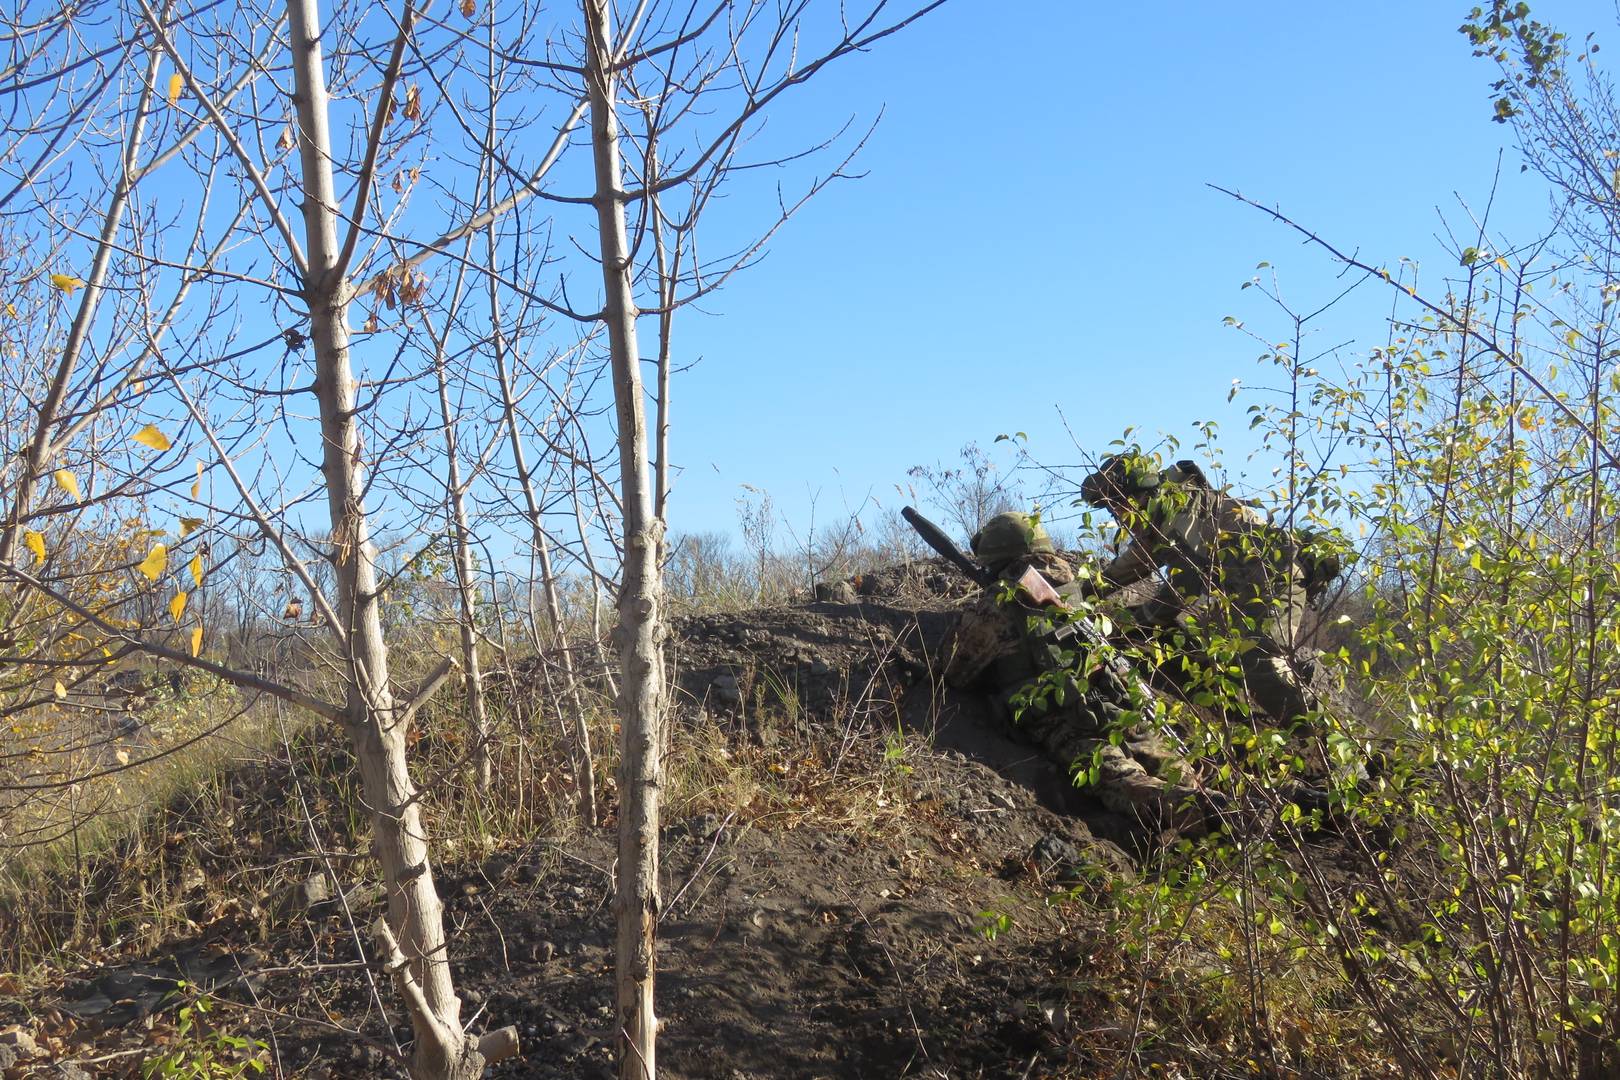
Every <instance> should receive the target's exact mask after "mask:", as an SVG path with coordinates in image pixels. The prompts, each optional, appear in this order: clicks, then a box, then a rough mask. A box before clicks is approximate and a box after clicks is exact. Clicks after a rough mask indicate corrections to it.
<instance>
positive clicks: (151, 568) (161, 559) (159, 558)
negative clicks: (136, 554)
mask: <svg viewBox="0 0 1620 1080" xmlns="http://www.w3.org/2000/svg"><path fill="white" fill-rule="evenodd" d="M168 565H169V549H168V548H166V547H164V546H163V545H162V544H153V545H152V550H151V552H149V553H148V554H147V556H146V558H145V559H143V560H141V564H140V565H139V566H137V567H136V568H135V569H137V570H139V571H140V572H141V573H143V574H145V575H146V577H147V580H148V581H156V580H157V579H158V575H159V574H161V573H163V570H164V568H165V567H167V566H168Z"/></svg>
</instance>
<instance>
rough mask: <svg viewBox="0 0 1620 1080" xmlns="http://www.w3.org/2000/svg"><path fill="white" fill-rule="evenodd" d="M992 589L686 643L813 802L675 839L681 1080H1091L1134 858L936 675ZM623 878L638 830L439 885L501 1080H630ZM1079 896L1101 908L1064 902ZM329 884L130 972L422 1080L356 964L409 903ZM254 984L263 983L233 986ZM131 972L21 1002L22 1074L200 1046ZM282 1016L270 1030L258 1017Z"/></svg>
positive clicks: (666, 999) (713, 688)
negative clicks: (387, 906)
mask: <svg viewBox="0 0 1620 1080" xmlns="http://www.w3.org/2000/svg"><path fill="white" fill-rule="evenodd" d="M966 591H967V590H966V588H965V587H964V586H963V585H961V584H960V583H959V582H958V581H957V579H955V578H954V576H952V575H951V573H950V572H949V571H948V570H947V569H946V568H944V567H943V566H941V565H939V564H938V563H933V562H929V563H918V564H916V565H914V566H911V567H902V568H895V569H892V570H890V571H886V572H884V573H883V574H878V575H868V576H866V577H863V578H860V579H856V580H855V581H852V582H850V583H847V587H846V588H842V589H839V590H837V594H836V595H837V597H838V599H836V600H829V601H822V602H814V603H807V604H801V605H797V606H793V607H784V608H779V609H769V610H760V611H751V612H745V613H741V614H737V615H714V616H702V617H694V618H689V619H686V620H684V621H682V622H681V623H680V624H679V625H678V626H676V627H675V633H674V635H673V641H674V642H675V645H674V646H673V649H672V652H673V656H674V658H675V660H676V664H677V670H678V672H679V674H678V676H677V678H678V694H677V697H678V701H679V709H678V715H679V725H680V726H681V727H682V728H684V729H686V730H688V731H696V730H703V731H705V732H708V733H710V734H711V735H714V734H715V733H718V736H717V737H718V738H719V739H720V741H721V745H722V747H723V748H724V749H723V751H722V752H723V753H727V754H730V753H735V754H737V755H739V756H747V755H753V756H754V757H755V758H756V759H757V760H766V759H769V760H770V761H772V762H773V763H776V764H774V765H773V766H772V768H771V774H772V775H776V776H777V779H778V782H779V785H780V791H778V792H777V793H776V800H777V801H776V802H775V803H774V804H773V805H774V806H777V807H778V808H780V807H784V806H785V807H789V808H790V809H789V810H787V811H782V812H777V813H763V814H760V813H750V812H748V808H746V807H744V808H732V809H730V810H728V809H727V808H726V807H725V806H724V805H718V804H717V805H715V806H713V807H712V808H709V809H703V810H701V811H700V812H694V813H691V814H689V815H687V816H684V817H678V818H677V819H676V820H673V821H672V822H669V823H668V824H667V827H666V829H665V831H664V836H663V849H664V861H663V896H664V911H663V916H662V922H661V924H660V928H659V965H660V976H659V984H658V985H659V991H658V993H659V1010H660V1013H661V1017H662V1020H663V1022H664V1025H665V1026H664V1029H663V1034H662V1036H661V1038H660V1043H659V1064H660V1069H661V1073H662V1075H664V1076H666V1077H670V1078H674V1080H681V1078H689V1080H700V1078H702V1080H711V1078H712V1080H766V1078H771V1080H775V1078H781V1080H787V1078H794V1080H799V1078H815V1077H827V1078H862V1077H872V1078H882V1080H890V1078H894V1077H904V1076H916V1077H952V1078H964V1080H965V1078H972V1077H985V1078H992V1077H994V1078H1002V1077H1042V1076H1068V1075H1075V1076H1079V1075H1088V1074H1089V1073H1090V1072H1091V1066H1093V1065H1094V1064H1095V1063H1094V1062H1090V1061H1089V1060H1088V1058H1087V1056H1086V1051H1085V1050H1084V1049H1082V1047H1083V1045H1084V1040H1078V1041H1077V1040H1076V1038H1075V1035H1074V1022H1073V1021H1071V1020H1070V1019H1069V1017H1070V1016H1071V1015H1076V1016H1078V1015H1082V1014H1083V1012H1086V1011H1093V1012H1094V1011H1095V1010H1096V1009H1098V1008H1100V1006H1099V1004H1098V1003H1097V1002H1094V1001H1092V1002H1087V1001H1086V1000H1083V998H1084V996H1085V995H1086V994H1088V993H1091V991H1087V990H1083V989H1080V987H1082V986H1083V985H1086V984H1085V983H1084V980H1077V979H1076V974H1077V973H1078V972H1080V971H1081V970H1083V969H1084V968H1085V966H1086V965H1087V964H1088V963H1091V962H1093V958H1094V956H1095V955H1097V954H1098V953H1097V943H1096V942H1095V941H1094V940H1093V938H1094V932H1093V931H1088V929H1087V927H1086V925H1085V923H1086V920H1085V918H1084V898H1085V897H1086V896H1087V895H1090V894H1091V893H1093V892H1094V891H1096V890H1107V889H1109V888H1110V887H1111V883H1112V882H1116V881H1118V880H1119V879H1120V878H1121V877H1123V876H1128V875H1131V874H1132V873H1133V870H1132V865H1131V861H1130V859H1129V858H1128V857H1127V856H1126V855H1125V853H1124V852H1123V851H1122V850H1121V848H1119V847H1117V846H1115V845H1114V844H1113V843H1110V842H1108V841H1107V840H1102V839H1098V837H1097V835H1095V834H1094V830H1093V829H1092V828H1090V827H1088V823H1087V822H1088V820H1090V821H1091V822H1092V823H1093V824H1099V823H1103V824H1106V823H1105V822H1104V819H1102V818H1099V817H1098V815H1097V810H1096V808H1095V807H1092V806H1088V805H1087V804H1086V803H1085V802H1084V800H1082V799H1081V798H1080V797H1079V796H1078V794H1077V792H1076V791H1075V789H1074V788H1073V787H1072V786H1071V785H1070V784H1069V783H1068V782H1067V781H1066V780H1065V778H1064V777H1063V775H1062V773H1061V770H1058V769H1056V768H1054V767H1052V766H1051V765H1049V764H1047V763H1045V762H1043V761H1042V760H1040V759H1039V758H1038V757H1036V756H1034V755H1033V754H1032V753H1031V751H1030V750H1029V748H1028V747H1025V746H1022V745H1020V744H1018V743H1017V742H1014V741H1013V740H1012V739H1010V738H1009V737H1008V733H1007V729H1006V727H1005V725H1004V724H1003V723H1002V722H1000V721H999V720H998V719H997V718H996V717H995V716H993V715H991V714H990V713H989V712H987V710H986V707H985V704H984V703H983V702H982V701H981V700H980V699H978V698H975V697H969V696H963V695H957V694H954V693H952V692H949V691H946V690H944V689H942V688H941V687H940V686H939V684H938V680H937V679H936V678H935V677H934V675H933V668H934V665H933V662H932V659H931V658H933V657H936V656H937V655H938V649H939V646H940V644H941V642H942V640H943V638H944V635H945V634H946V633H947V632H948V630H949V627H950V624H951V620H952V618H953V612H954V610H955V604H956V602H957V601H958V600H959V599H960V597H961V596H962V595H964V594H965V593H966ZM851 594H853V595H851ZM840 601H848V602H840ZM681 737H682V736H681V735H680V734H677V735H676V738H681ZM777 770H780V771H779V772H778V771H777ZM688 805H696V804H693V803H690V801H688ZM820 807H828V808H830V809H829V810H828V812H826V813H822V812H820V810H819V809H818V808H820ZM671 809H672V812H674V813H676V814H677V815H679V814H680V813H681V812H682V808H681V807H680V806H676V805H672V808H671ZM756 809H757V808H756ZM1106 832H1107V830H1106V828H1101V827H1100V828H1098V829H1097V830H1095V833H1102V834H1106ZM613 859H614V849H613V838H612V830H611V829H610V828H603V829H598V830H592V831H588V832H581V831H580V830H579V829H577V828H575V829H573V830H572V831H571V832H569V833H567V834H563V835H559V836H556V837H553V838H539V839H535V840H534V841H533V842H531V843H529V844H528V845H527V846H524V847H522V848H520V849H514V850H505V851H498V852H496V853H494V854H493V855H490V856H488V857H486V858H484V859H482V860H481V861H480V862H478V863H476V864H461V865H457V864H456V863H454V862H453V861H449V862H441V864H440V866H439V867H438V868H437V870H436V873H437V875H438V877H439V883H440V891H441V893H442V894H443V895H444V897H445V902H446V919H447V923H448V926H449V930H450V933H451V945H450V954H451V956H452V957H453V958H454V960H455V963H456V980H457V987H458V989H459V990H460V992H461V993H462V995H463V1001H464V1006H465V1007H464V1017H468V1018H471V1020H470V1023H469V1027H470V1028H472V1029H473V1030H481V1029H483V1028H484V1027H486V1026H488V1027H499V1026H502V1025H505V1024H515V1025H516V1026H517V1027H518V1030H519V1035H520V1038H521V1044H522V1055H521V1057H519V1058H518V1059H516V1060H513V1061H508V1062H505V1063H502V1064H501V1065H499V1066H497V1067H496V1068H495V1069H493V1070H492V1071H491V1075H494V1076H500V1077H534V1078H542V1077H545V1078H558V1080H562V1078H568V1080H577V1078H592V1080H594V1078H597V1077H609V1076H611V1075H612V1070H611V1054H612V1050H613V1039H612V1031H611V1022H612V1015H613V1007H612V1005H613V1003H612V993H613V989H612V980H611V962H612V956H611V949H612V920H613V916H612V904H611V899H612V868H613ZM367 863H368V861H367V860H364V859H359V860H352V861H351V862H340V863H339V864H338V865H339V866H340V867H344V866H350V865H352V866H353V867H355V872H356V873H363V872H364V870H363V869H362V868H364V867H365V866H366V865H367ZM339 876H340V877H341V876H342V871H341V870H340V874H339ZM356 880H358V879H356ZM343 884H344V886H345V888H348V887H349V886H351V885H353V884H354V882H351V881H348V880H344V881H343ZM1066 889H1072V890H1074V895H1076V896H1078V897H1079V898H1080V899H1079V900H1078V901H1077V902H1076V903H1071V904H1056V905H1053V904H1048V903H1046V902H1045V901H1046V899H1047V898H1048V897H1050V896H1051V895H1053V894H1054V893H1057V892H1060V891H1062V890H1066ZM321 891H322V893H323V895H321V896H319V897H317V896H310V897H304V898H303V899H302V900H300V901H297V902H293V903H291V904H289V903H287V902H285V901H283V902H282V903H281V904H280V905H279V907H280V911H279V912H278V913H273V917H272V915H270V914H266V911H267V909H269V908H271V907H273V906H275V905H272V904H271V903H270V902H269V901H268V900H265V901H264V902H263V903H249V902H242V903H237V904H228V905H225V906H224V907H219V906H217V905H216V907H215V908H214V909H212V910H210V912H209V913H208V917H207V918H203V917H200V916H199V918H198V924H199V927H200V929H199V930H198V932H197V934H195V935H194V936H192V937H191V938H189V939H187V940H184V941H176V942H173V943H172V944H171V945H170V946H169V947H167V948H166V949H165V950H163V951H162V952H160V953H158V954H154V955H147V956H141V957H131V958H128V961H127V969H128V971H129V972H144V973H146V974H147V975H148V976H152V977H157V978H160V979H161V978H163V977H165V974H167V975H168V976H169V977H172V976H173V975H175V974H181V975H184V974H186V973H187V971H188V970H190V971H193V972H194V971H195V970H196V969H197V964H198V959H197V958H198V957H205V958H207V963H206V964H205V965H204V967H205V968H206V969H207V972H208V974H207V977H206V979H204V980H199V979H198V978H195V977H193V978H190V979H189V981H190V982H191V983H193V984H197V983H199V982H202V983H203V984H204V985H207V984H209V983H222V985H219V986H218V988H217V989H216V990H215V996H216V997H217V998H218V1000H219V1003H218V1004H217V1005H216V1006H215V1010H216V1012H215V1015H216V1016H218V1015H231V1016H238V1017H239V1018H240V1019H241V1020H242V1023H241V1024H239V1025H235V1026H234V1027H233V1030H238V1031H241V1032H242V1033H244V1034H248V1035H251V1036H254V1037H257V1038H260V1039H263V1040H264V1041H265V1042H266V1044H267V1046H268V1050H269V1060H270V1062H271V1066H272V1068H271V1075H299V1076H310V1077H325V1076H330V1077H353V1076H393V1075H403V1074H402V1072H401V1071H400V1070H399V1069H398V1067H397V1066H396V1065H395V1064H394V1063H393V1062H392V1061H391V1056H392V1053H393V1051H394V1049H395V1047H396V1040H398V1041H399V1042H400V1043H403V1042H404V1041H405V1040H407V1039H408V1038H409V1030H408V1027H407V1026H406V1023H405V1018H404V1016H403V1013H402V1011H401V1009H400V1006H399V1001H398V997H397V995H396V994H395V992H394V991H393V989H392V988H391V987H389V986H387V985H385V984H383V980H384V978H385V977H384V976H383V975H381V974H379V973H376V972H374V971H370V970H368V969H367V968H365V967H364V966H362V965H360V964H357V963H355V962H354V957H355V955H356V949H355V941H356V937H357V936H359V937H364V936H365V929H364V928H365V927H366V926H367V925H368V924H369V923H370V921H371V920H372V919H374V918H375V917H376V915H377V914H378V913H379V912H380V905H379V904H378V902H377V901H376V900H375V899H374V893H373V892H371V891H368V890H366V889H356V890H354V891H353V892H351V893H350V894H349V895H348V896H347V899H346V905H345V904H340V903H338V902H336V900H334V899H332V898H330V897H328V896H325V895H324V892H325V890H321ZM345 906H347V908H348V911H347V912H345V911H344V907H345ZM289 909H290V914H289ZM1003 916H1005V917H1006V921H1003ZM267 920H268V921H270V922H271V924H272V927H273V929H272V930H271V932H270V933H269V935H268V937H265V936H264V935H263V927H264V925H265V923H266V921H267ZM256 930H257V932H256ZM986 931H989V933H988V934H987V933H986ZM250 942H251V944H250ZM187 964H190V965H191V968H190V969H187V966H186V965H187ZM236 968H240V969H241V970H243V971H245V972H248V973H251V976H252V978H251V979H250V980H246V981H240V980H239V981H237V982H235V983H232V982H230V980H229V979H224V980H223V981H222V980H221V979H220V978H219V977H218V976H219V975H220V974H221V972H224V973H225V974H228V970H229V969H236ZM114 973H115V974H116V972H114ZM108 974H109V967H108V965H107V964H105V963H104V964H101V965H98V967H96V968H95V969H87V970H83V971H79V972H74V973H71V974H70V975H68V976H65V977H63V978H62V979H60V980H58V981H57V982H56V983H55V985H53V986H52V987H51V988H50V989H49V990H48V991H47V992H46V993H44V994H43V995H39V996H36V997H34V998H33V999H32V1000H29V1001H12V1002H10V1003H0V1027H3V1026H4V1025H5V1024H6V1023H10V1022H17V1023H20V1024H21V1025H22V1027H23V1029H24V1031H28V1032H32V1033H34V1034H36V1035H38V1036H39V1037H40V1039H41V1040H42V1044H41V1045H42V1047H49V1048H51V1049H50V1052H49V1053H42V1056H39V1057H36V1058H33V1059H26V1058H25V1059H23V1060H22V1061H19V1062H18V1063H17V1064H15V1065H13V1066H12V1071H4V1065H5V1064H7V1063H6V1062H5V1061H3V1060H0V1072H3V1075H5V1076H7V1077H10V1076H13V1075H40V1076H75V1075H84V1074H90V1075H110V1076H139V1075H141V1074H140V1063H141V1062H142V1061H143V1060H144V1059H145V1058H146V1057H148V1056H149V1054H150V1053H151V1052H152V1051H151V1047H152V1046H153V1045H154V1044H157V1045H161V1044H163V1043H164V1042H165V1041H167V1040H168V1039H169V1038H170V1037H171V1035H172V1030H173V1028H172V1025H173V1023H174V1004H173V1003H172V1001H171V1002H162V1001H160V1000H157V999H159V998H161V995H157V994H153V995H150V997H151V998H153V999H154V1000H152V1001H151V1002H150V1003H149V1004H147V1005H146V1006H144V1007H142V1006H140V1005H139V1003H137V1004H136V1006H135V1007H134V1009H133V1015H130V1014H129V1012H130V1009H129V1007H128V1005H129V1003H128V1002H126V1003H125V1005H126V1009H125V1012H124V1013H123V1014H119V1015H116V1016H113V1015H111V1014H107V1015H100V1014H98V1013H97V1012H96V1010H95V1009H94V1008H90V1009H86V1008H85V1007H84V1003H85V1002H86V1001H87V1000H91V999H94V997H95V994H96V992H97V987H98V986H102V985H103V984H104V983H105V979H106V977H107V975H108ZM374 985H375V989H373V987H374ZM254 1002H257V1003H260V1004H261V1005H265V1006H268V1007H269V1011H262V1012H261V1011H250V1012H238V1011H237V1010H236V1006H246V1005H250V1004H252V1003H254ZM153 1009H155V1010H156V1011H155V1012H153V1011H152V1010H153ZM74 1010H77V1011H78V1012H80V1013H84V1014H85V1015H83V1016H82V1017H81V1016H75V1015H74ZM147 1014H149V1015H147ZM112 1021H116V1022H112ZM354 1029H358V1030H359V1031H360V1033H361V1035H362V1036H363V1038H361V1039H356V1038H355V1037H354V1035H353V1034H352V1032H353V1030H354ZM4 1049H5V1048H4V1047H3V1046H0V1050H4ZM75 1069H78V1070H80V1071H79V1072H74V1071H73V1070H75Z"/></svg>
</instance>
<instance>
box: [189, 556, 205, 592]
mask: <svg viewBox="0 0 1620 1080" xmlns="http://www.w3.org/2000/svg"><path fill="white" fill-rule="evenodd" d="M202 576H203V562H202V556H201V555H193V556H192V557H191V580H192V581H194V582H196V583H197V584H198V585H201V584H202Z"/></svg>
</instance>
